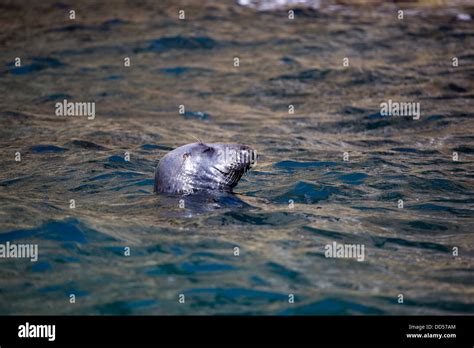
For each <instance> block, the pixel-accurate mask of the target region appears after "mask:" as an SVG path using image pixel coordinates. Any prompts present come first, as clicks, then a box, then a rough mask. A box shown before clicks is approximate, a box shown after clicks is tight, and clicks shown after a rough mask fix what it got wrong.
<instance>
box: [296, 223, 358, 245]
mask: <svg viewBox="0 0 474 348" xmlns="http://www.w3.org/2000/svg"><path fill="white" fill-rule="evenodd" d="M303 230H305V231H308V232H311V233H312V234H315V235H316V236H321V237H323V238H328V239H333V240H334V239H337V240H344V241H355V240H357V237H356V236H354V235H351V234H348V233H344V232H337V231H328V230H323V229H320V228H316V227H311V226H303ZM321 248H322V246H321Z"/></svg>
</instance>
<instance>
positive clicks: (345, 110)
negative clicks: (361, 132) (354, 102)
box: [339, 106, 367, 115]
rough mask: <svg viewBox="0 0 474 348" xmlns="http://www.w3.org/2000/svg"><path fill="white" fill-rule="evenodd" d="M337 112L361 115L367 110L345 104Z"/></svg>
mask: <svg viewBox="0 0 474 348" xmlns="http://www.w3.org/2000/svg"><path fill="white" fill-rule="evenodd" d="M339 113H341V114H344V115H362V114H365V113H367V110H366V109H362V108H358V107H355V106H345V107H343V108H342V109H341V110H340V111H339Z"/></svg>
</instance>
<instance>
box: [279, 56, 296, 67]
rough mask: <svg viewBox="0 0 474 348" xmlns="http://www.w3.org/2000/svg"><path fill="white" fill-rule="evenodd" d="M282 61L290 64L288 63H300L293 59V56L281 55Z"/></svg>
mask: <svg viewBox="0 0 474 348" xmlns="http://www.w3.org/2000/svg"><path fill="white" fill-rule="evenodd" d="M280 62H282V63H283V64H288V65H299V63H298V61H296V60H295V59H293V58H292V57H286V56H285V57H281V58H280Z"/></svg>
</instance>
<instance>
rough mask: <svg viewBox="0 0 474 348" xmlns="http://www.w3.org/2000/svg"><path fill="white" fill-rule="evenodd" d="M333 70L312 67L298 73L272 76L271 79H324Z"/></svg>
mask: <svg viewBox="0 0 474 348" xmlns="http://www.w3.org/2000/svg"><path fill="white" fill-rule="evenodd" d="M330 72H331V70H330V69H311V70H304V71H301V72H299V73H296V74H285V75H281V76H278V77H273V78H270V79H269V80H270V81H276V80H297V81H303V82H304V81H314V80H324V79H325V78H326V76H328V74H329V73H330Z"/></svg>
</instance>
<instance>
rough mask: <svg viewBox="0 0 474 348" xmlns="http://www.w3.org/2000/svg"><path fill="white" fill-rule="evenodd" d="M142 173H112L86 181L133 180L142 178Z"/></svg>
mask: <svg viewBox="0 0 474 348" xmlns="http://www.w3.org/2000/svg"><path fill="white" fill-rule="evenodd" d="M143 175H145V174H143V173H136V172H119V171H114V172H112V173H106V174H100V175H97V176H94V177H92V178H90V179H89V180H88V181H96V180H110V179H113V178H122V179H133V178H136V177H140V176H143Z"/></svg>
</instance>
